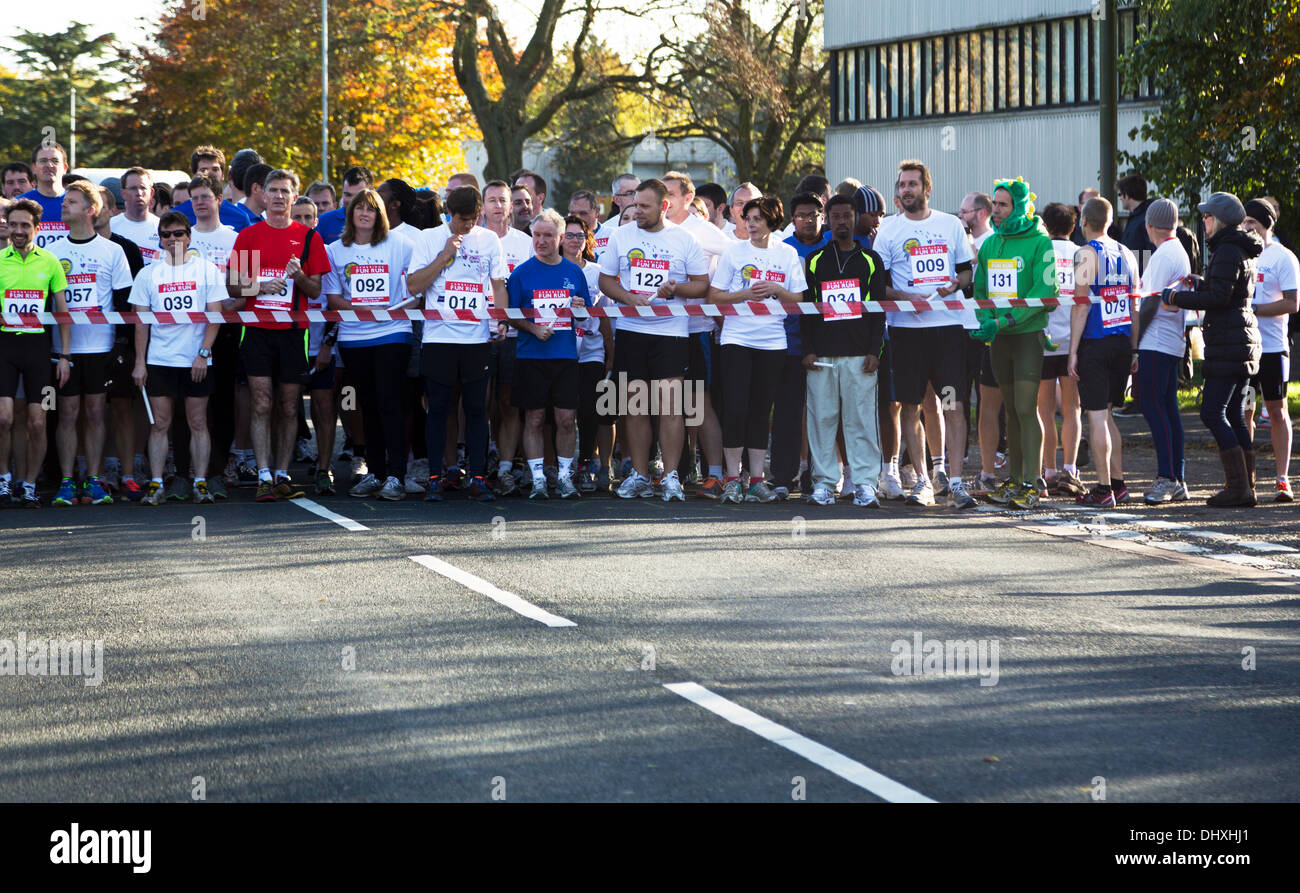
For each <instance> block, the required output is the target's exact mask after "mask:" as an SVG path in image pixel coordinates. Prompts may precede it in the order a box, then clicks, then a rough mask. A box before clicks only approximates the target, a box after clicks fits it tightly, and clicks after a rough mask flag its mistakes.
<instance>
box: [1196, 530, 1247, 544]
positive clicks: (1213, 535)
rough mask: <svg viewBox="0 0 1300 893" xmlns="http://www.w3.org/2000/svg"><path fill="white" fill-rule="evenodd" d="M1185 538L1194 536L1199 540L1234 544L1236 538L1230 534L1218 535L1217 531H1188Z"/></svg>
mask: <svg viewBox="0 0 1300 893" xmlns="http://www.w3.org/2000/svg"><path fill="white" fill-rule="evenodd" d="M1185 535H1186V536H1194V537H1196V538H1197V539H1199V540H1213V541H1214V542H1216V543H1235V542H1236V541H1237V539H1238V537H1235V536H1233V535H1232V534H1230V533H1219V532H1218V531H1217V530H1188V531H1186V532H1185Z"/></svg>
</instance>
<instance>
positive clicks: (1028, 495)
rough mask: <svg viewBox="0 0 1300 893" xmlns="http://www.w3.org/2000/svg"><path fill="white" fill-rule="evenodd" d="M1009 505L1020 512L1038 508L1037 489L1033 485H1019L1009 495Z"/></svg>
mask: <svg viewBox="0 0 1300 893" xmlns="http://www.w3.org/2000/svg"><path fill="white" fill-rule="evenodd" d="M1011 505H1012V507H1014V508H1018V509H1021V510H1025V511H1027V510H1029V509H1032V508H1037V507H1038V487H1037V485H1035V484H1021V485H1020V486H1018V487H1016V488H1015V490H1014V491H1013V492H1012V493H1011Z"/></svg>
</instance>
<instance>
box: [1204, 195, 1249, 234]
mask: <svg viewBox="0 0 1300 893" xmlns="http://www.w3.org/2000/svg"><path fill="white" fill-rule="evenodd" d="M1196 210H1198V211H1200V212H1201V213H1202V214H1213V215H1214V216H1215V217H1217V218H1219V219H1220V220H1221V221H1223V222H1224V223H1225V224H1227V225H1228V226H1241V221H1243V220H1245V219H1246V208H1245V207H1244V206H1243V205H1242V203H1241V199H1239V198H1237V197H1236V196H1235V195H1233V194H1232V193H1231V192H1216V193H1214V194H1213V195H1211V196H1210V197H1209V198H1208V199H1206V200H1205V201H1203V202H1201V203H1200V204H1199V205H1197V206H1196Z"/></svg>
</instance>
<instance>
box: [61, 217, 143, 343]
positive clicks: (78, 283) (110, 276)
mask: <svg viewBox="0 0 1300 893" xmlns="http://www.w3.org/2000/svg"><path fill="white" fill-rule="evenodd" d="M48 250H49V252H50V253H51V254H53V255H54V256H55V257H57V258H58V259H59V262H60V263H61V264H62V266H63V274H64V276H66V277H67V280H68V290H67V291H66V292H64V293H63V297H64V299H65V300H67V302H68V309H69V310H112V309H113V289H115V288H130V287H131V267H130V266H129V265H128V264H127V262H126V253H125V252H123V251H122V246H121V245H118V244H117V243H116V242H114V241H113V240H112V239H105V238H104V237H103V236H95V237H94V238H92V239H91V240H90V241H88V242H74V241H72V240H71V239H70V238H67V237H64V238H62V239H59V240H58V241H57V242H54V243H53V244H51V245H50V247H49V249H48ZM71 334H72V338H71V341H70V342H69V343H70V344H71V348H70V350H71V352H72V353H107V352H108V351H110V350H112V349H113V327H112V326H97V325H87V326H73V327H72V332H71ZM54 343H55V344H58V343H59V342H58V341H57V340H56V341H55V342H54Z"/></svg>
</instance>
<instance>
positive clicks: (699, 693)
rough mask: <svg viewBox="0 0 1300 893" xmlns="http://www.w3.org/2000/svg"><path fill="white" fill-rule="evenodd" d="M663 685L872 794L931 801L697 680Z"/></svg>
mask: <svg viewBox="0 0 1300 893" xmlns="http://www.w3.org/2000/svg"><path fill="white" fill-rule="evenodd" d="M664 688H666V689H668V690H669V691H670V692H672V693H673V694H677V695H681V696H682V697H683V698H685V699H686V700H688V701H691V702H693V703H695V704H698V705H699V706H701V707H703V708H704V709H705V710H708V711H709V712H710V713H715V714H717V715H718V716H721V717H722V718H723V719H725V720H726V721H727V722H729V723H732V724H733V725H738V726H740V727H741V728H742V729H748V730H749V731H751V732H753V733H754V734H755V735H758V736H759V737H760V738H766V739H767V740H768V741H771V742H772V743H773V744H779V745H780V746H781V747H784V748H785V749H786V750H789V751H791V752H793V753H797V754H798V755H799V756H801V757H803V758H804V759H806V760H809V761H810V762H813V763H816V764H817V765H818V766H821V767H822V768H823V769H826V770H828V771H830V772H833V773H835V774H836V775H838V776H839V777H840V778H842V779H844V780H845V781H847V782H849V783H851V784H855V785H857V786H858V787H860V788H862V789H863V790H865V791H868V792H870V793H872V794H875V795H876V796H877V797H879V798H880V799H882V800H885V801H887V802H889V803H934V802H935V801H934V800H931V799H930V798H929V797H927V796H925V795H924V794H921V793H918V792H916V791H914V790H912V789H911V788H909V787H907V786H905V785H902V784H899V783H898V782H896V781H894V780H893V779H892V778H889V777H888V776H885V775H881V774H880V773H879V772H877V771H876V770H874V769H871V768H868V767H867V766H864V765H862V764H861V763H859V762H858V761H857V760H854V759H850V758H849V757H846V756H845V755H844V754H842V753H840V752H839V751H835V750H831V749H830V748H829V747H827V746H826V745H824V744H818V743H817V742H816V741H813V740H812V739H811V738H805V737H804V736H803V735H800V734H799V733H798V732H795V731H792V730H790V729H787V728H786V727H785V726H783V725H779V724H777V723H774V722H772V720H770V719H767V718H765V717H763V716H759V715H758V714H757V713H755V712H754V711H752V710H747V709H746V708H744V707H741V706H740V705H739V704H737V703H736V702H734V701H729V700H727V699H726V698H724V697H723V696H722V695H719V694H716V693H714V692H711V691H709V690H708V689H707V688H705V687H704V686H702V685H700V684H698V683H696V682H674V683H665V684H664Z"/></svg>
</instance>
